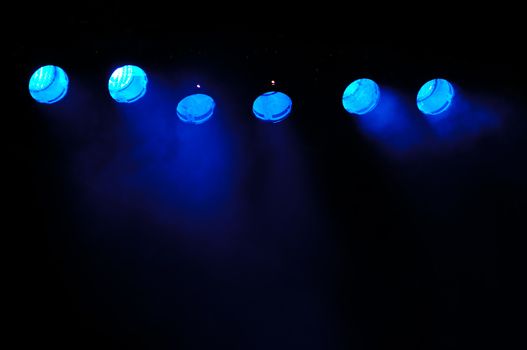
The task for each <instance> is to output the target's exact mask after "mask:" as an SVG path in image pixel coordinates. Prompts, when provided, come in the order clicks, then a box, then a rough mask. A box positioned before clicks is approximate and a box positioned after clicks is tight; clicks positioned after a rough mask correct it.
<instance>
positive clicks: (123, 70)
mask: <svg viewBox="0 0 527 350" xmlns="http://www.w3.org/2000/svg"><path fill="white" fill-rule="evenodd" d="M147 83H148V79H147V77H146V73H145V72H144V71H143V70H142V69H141V68H139V67H137V66H132V65H127V66H122V67H119V68H117V69H116V70H114V71H113V73H112V75H111V76H110V79H109V80H108V91H109V92H110V95H111V96H112V98H113V99H114V100H115V101H117V102H121V103H132V102H135V101H137V100H139V99H140V98H141V97H143V96H144V94H145V93H146V85H147Z"/></svg>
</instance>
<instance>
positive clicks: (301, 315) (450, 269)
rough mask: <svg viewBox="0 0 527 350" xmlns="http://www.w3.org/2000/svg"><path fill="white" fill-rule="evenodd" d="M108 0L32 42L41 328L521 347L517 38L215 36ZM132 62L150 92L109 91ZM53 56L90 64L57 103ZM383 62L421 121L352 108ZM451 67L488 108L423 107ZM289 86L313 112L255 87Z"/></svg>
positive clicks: (102, 341)
mask: <svg viewBox="0 0 527 350" xmlns="http://www.w3.org/2000/svg"><path fill="white" fill-rule="evenodd" d="M108 6H109V7H108V8H107V11H103V12H98V11H96V10H97V9H95V10H93V11H92V12H83V11H80V10H79V11H73V12H70V13H68V14H67V15H65V16H63V17H61V18H62V22H61V25H60V26H57V28H55V27H47V29H43V28H42V26H41V23H42V21H40V22H38V24H35V22H33V25H32V26H29V28H30V30H29V31H28V32H27V33H25V34H20V35H17V36H16V37H14V39H15V40H13V44H12V50H11V51H10V55H11V57H12V58H13V59H14V60H13V65H12V66H11V68H12V71H11V72H10V73H11V74H12V73H13V72H14V77H15V79H14V84H13V87H12V90H14V92H15V94H14V99H13V100H12V101H10V102H14V105H15V106H16V108H15V109H14V110H13V111H11V112H6V115H5V116H4V122H5V124H4V125H6V126H5V127H6V128H5V130H4V135H5V140H7V142H6V143H7V152H8V157H9V158H8V159H9V163H10V166H9V168H8V169H6V170H5V171H6V173H7V174H8V176H9V180H8V182H6V183H5V186H6V190H7V191H6V192H7V195H8V196H7V200H8V206H9V208H10V209H11V210H9V211H8V215H7V216H8V222H9V223H10V224H9V225H8V227H10V228H9V229H8V230H6V231H4V235H5V237H6V239H7V240H8V241H7V243H6V247H5V249H6V250H7V253H8V254H6V256H7V257H8V265H7V266H8V268H9V274H8V276H9V277H10V278H11V279H10V281H12V283H9V285H10V286H12V287H13V297H12V298H11V299H10V304H11V305H10V306H11V307H12V308H13V309H14V310H15V311H14V312H13V313H12V315H13V316H12V317H11V316H10V317H11V321H10V323H11V325H13V326H14V332H13V333H12V334H14V335H15V337H16V339H17V342H18V343H19V344H20V345H22V346H25V345H28V344H32V345H33V344H40V345H43V346H44V345H46V346H48V345H49V346H53V347H54V348H59V349H62V348H64V349H66V348H67V349H77V348H84V347H86V348H94V347H96V348H100V347H107V348H115V349H121V348H131V349H211V348H229V349H249V348H250V349H300V348H304V349H349V348H353V349H384V348H394V347H404V348H407V349H445V348H449V349H453V348H477V347H480V346H489V345H490V346H491V347H494V346H495V345H496V344H497V343H498V340H499V338H500V335H499V334H500V333H499V328H500V319H501V318H500V317H499V316H498V315H499V314H500V312H501V310H500V307H499V302H498V301H497V292H498V287H499V286H500V283H499V278H498V268H497V261H498V247H497V246H498V243H497V242H498V237H499V236H500V235H507V234H510V233H517V232H522V229H521V225H520V224H521V223H522V217H521V216H522V215H523V213H524V210H525V194H526V184H525V179H526V176H527V165H526V162H525V152H526V151H527V141H526V137H525V131H526V119H525V112H524V109H523V102H522V98H523V97H522V96H521V94H520V92H519V90H520V80H519V78H518V74H517V68H518V66H517V65H516V63H517V62H516V61H515V60H516V59H517V57H516V56H515V53H514V52H513V51H512V49H511V48H510V47H509V45H508V44H507V43H504V42H503V41H501V40H500V39H499V35H498V34H499V33H496V32H493V33H494V34H495V35H494V36H493V35H486V34H489V32H487V31H480V30H478V29H477V28H474V27H473V28H472V29H471V30H468V31H463V32H462V31H459V30H457V29H456V30H452V31H450V32H448V31H446V30H445V31H443V30H436V31H431V32H430V33H429V34H430V35H428V36H425V37H424V38H421V37H419V36H417V35H411V34H410V33H404V32H403V31H402V30H399V31H397V32H394V31H392V30H390V29H389V28H388V29H385V30H381V35H378V34H377V33H372V32H370V31H368V30H365V29H364V28H365V27H364V26H358V27H359V28H358V29H356V30H353V31H352V30H351V29H349V28H347V26H344V25H342V26H333V27H329V28H326V31H325V32H319V31H317V30H315V29H316V28H315V27H313V26H310V27H307V26H306V27H305V28H302V27H300V28H296V29H297V30H296V31H292V32H283V31H280V30H279V29H280V28H278V27H279V26H278V25H276V21H275V22H273V25H270V26H269V28H265V29H267V30H265V31H264V30H260V31H251V30H249V29H248V28H247V27H246V26H244V25H238V26H237V27H232V29H231V30H208V31H207V30H203V31H198V30H193V29H196V28H193V27H192V26H191V24H192V21H187V22H185V23H187V25H186V26H183V25H178V24H177V23H176V24H174V25H172V23H173V22H170V23H167V22H165V21H163V20H161V19H160V20H159V21H155V20H154V19H152V18H151V17H149V15H151V14H152V13H153V12H146V13H145V14H144V17H145V18H146V19H145V20H143V21H132V20H130V18H129V17H128V19H127V17H126V16H124V18H123V17H120V16H121V15H122V14H121V12H120V7H119V6H115V5H108ZM37 17H38V16H37ZM166 17H170V16H166ZM31 18H32V17H31ZM148 18H150V20H148ZM163 19H164V17H163ZM27 21H28V22H27V23H30V20H29V19H27ZM174 22H177V21H176V20H174ZM189 22H190V24H189ZM307 22H308V21H307V20H306V21H304V22H302V24H307ZM419 25H420V24H416V26H414V27H418V26H419ZM59 27H60V28H61V29H62V30H64V31H63V32H62V34H57V33H58V28H59ZM411 27H412V26H410V28H411ZM36 33H38V34H36ZM454 33H455V35H453V34H454ZM55 35H56V36H55ZM478 35H483V36H484V37H485V40H477V39H478V38H480V37H478ZM51 37H55V38H56V39H54V40H51V39H49V38H51ZM128 63H133V64H137V65H139V66H141V67H142V68H143V69H144V70H145V71H146V72H147V73H148V74H149V87H148V88H149V90H148V92H147V95H145V97H144V98H143V99H142V100H140V101H139V102H138V103H136V104H133V105H129V106H122V105H117V104H116V103H114V102H113V101H112V100H111V99H110V97H109V95H108V93H107V90H106V86H107V85H106V84H107V78H108V76H109V75H110V74H111V72H112V70H113V69H115V68H116V67H118V66H119V65H122V64H128ZM45 64H55V65H59V66H61V67H62V68H64V69H65V70H66V72H67V74H68V75H69V78H70V90H69V92H68V95H67V96H66V97H65V99H64V100H63V101H61V102H59V103H57V104H55V105H49V106H47V105H39V104H37V103H36V102H34V101H33V100H32V99H31V97H30V95H29V93H28V91H27V81H28V79H29V77H30V76H31V74H32V72H33V71H34V70H35V69H36V68H38V67H39V66H41V65H45ZM361 77H370V78H372V79H374V80H376V81H377V82H378V83H379V84H380V85H381V88H383V87H384V86H388V87H390V88H391V89H392V90H393V91H397V92H398V95H397V96H398V97H397V98H398V99H399V100H397V101H398V103H396V104H395V107H393V109H389V108H388V109H387V110H384V112H385V114H386V115H388V116H391V118H395V119H396V120H397V121H388V122H386V123H387V124H386V127H385V128H376V127H375V126H373V127H372V126H368V125H367V123H366V124H364V118H367V116H364V117H360V118H357V117H354V116H350V115H348V114H346V113H345V111H344V110H343V109H342V106H341V103H340V98H341V96H342V92H343V90H344V88H345V87H346V86H347V84H349V83H350V82H351V81H352V80H354V79H357V78H361ZM435 77H445V78H447V79H449V80H450V81H452V82H454V83H455V84H456V86H459V88H460V89H459V91H462V93H461V94H459V96H460V98H461V97H463V98H465V99H466V100H468V101H470V103H469V105H470V108H469V107H466V108H465V109H462V110H461V112H458V113H457V114H454V115H452V116H451V118H450V119H448V120H446V121H443V122H442V124H438V125H435V127H436V128H434V125H432V126H430V125H429V123H427V122H426V118H424V117H423V116H422V115H420V114H419V113H418V112H416V111H415V94H416V93H417V90H418V89H419V87H420V86H421V85H422V84H423V83H424V82H426V81H427V80H429V79H432V78H435ZM271 79H274V80H276V81H277V88H278V89H280V90H282V91H284V92H286V93H287V94H288V95H289V96H291V98H292V99H293V113H292V115H291V116H290V117H289V118H288V119H286V120H285V121H284V122H282V123H280V124H273V125H267V124H264V123H262V122H260V121H258V120H256V119H255V118H254V117H253V116H252V114H251V104H252V101H253V99H254V98H255V97H256V96H257V95H258V94H260V93H262V92H264V91H267V90H269V89H270V85H269V82H270V80H271ZM196 83H200V84H201V85H203V90H204V92H206V93H208V94H210V95H211V96H213V97H214V99H215V100H216V103H217V108H216V113H215V115H214V116H213V118H212V119H211V120H210V121H208V122H207V123H205V124H203V125H200V126H188V125H184V124H183V123H182V122H180V121H179V120H178V119H177V117H176V115H175V105H176V103H177V101H178V100H179V99H180V98H181V97H183V96H185V95H186V94H187V93H191V92H194V91H195V89H194V85H195V84H196ZM383 91H384V90H383ZM456 91H458V90H456ZM383 96H385V95H383ZM386 96H388V95H386ZM401 116H402V117H401ZM372 118H373V117H372ZM397 118H402V119H397ZM11 221H12V224H11ZM10 315H11V314H10Z"/></svg>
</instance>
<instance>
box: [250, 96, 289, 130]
mask: <svg viewBox="0 0 527 350" xmlns="http://www.w3.org/2000/svg"><path fill="white" fill-rule="evenodd" d="M292 106H293V102H292V101H291V98H289V96H287V95H286V94H284V93H282V92H277V91H270V92H266V93H264V94H262V95H260V96H258V97H257V98H256V99H255V100H254V103H253V113H254V115H255V117H256V118H258V119H261V120H263V121H266V122H272V123H278V122H280V121H282V120H284V119H285V118H287V116H289V114H290V113H291V108H292Z"/></svg>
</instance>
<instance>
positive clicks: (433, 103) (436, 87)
mask: <svg viewBox="0 0 527 350" xmlns="http://www.w3.org/2000/svg"><path fill="white" fill-rule="evenodd" d="M453 98H454V88H453V87H452V84H450V83H449V82H448V81H447V80H445V79H434V80H430V81H429V82H427V83H426V84H424V85H423V86H422V87H421V89H419V92H418V93H417V108H419V110H420V111H421V112H423V113H424V114H429V115H435V114H439V113H442V112H444V111H446V110H447V109H448V108H449V107H450V105H451V104H452V99H453Z"/></svg>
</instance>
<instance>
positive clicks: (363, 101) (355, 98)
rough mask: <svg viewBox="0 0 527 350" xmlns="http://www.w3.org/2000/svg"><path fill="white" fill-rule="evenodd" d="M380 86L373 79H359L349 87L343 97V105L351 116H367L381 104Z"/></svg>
mask: <svg viewBox="0 0 527 350" xmlns="http://www.w3.org/2000/svg"><path fill="white" fill-rule="evenodd" d="M380 96H381V93H380V90H379V86H378V85H377V83H375V82H374V81H373V80H371V79H357V80H355V81H354V82H352V83H351V84H349V85H348V87H347V88H346V90H344V94H343V95H342V105H343V106H344V109H345V110H346V111H347V112H348V113H350V114H359V115H361V114H366V113H368V112H371V111H372V110H373V109H375V107H376V106H377V104H378V103H379V98H380Z"/></svg>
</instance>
